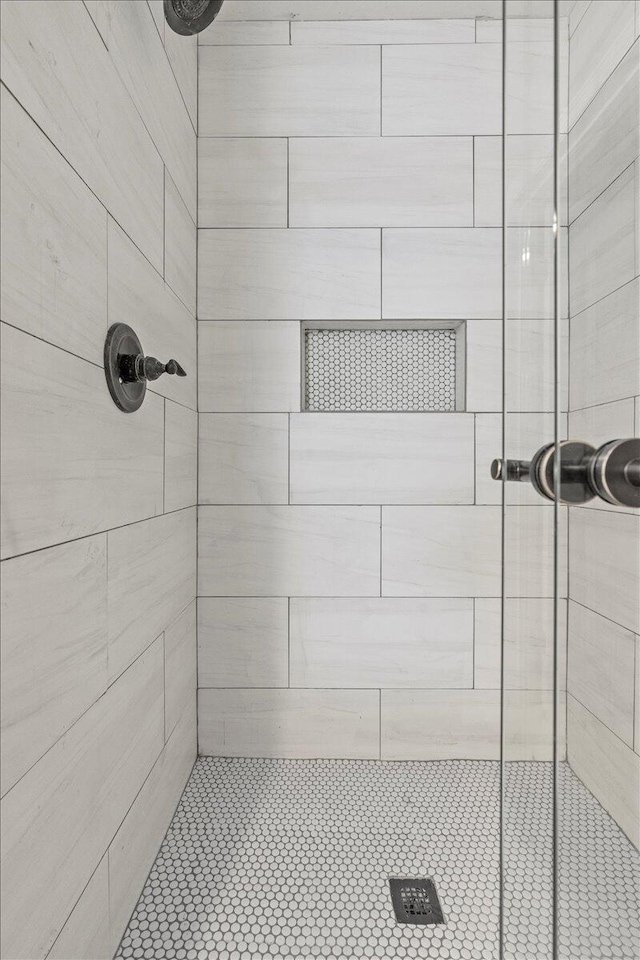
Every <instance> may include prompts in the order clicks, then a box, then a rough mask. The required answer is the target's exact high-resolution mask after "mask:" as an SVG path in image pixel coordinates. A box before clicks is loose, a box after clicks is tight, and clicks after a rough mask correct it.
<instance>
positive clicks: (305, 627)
mask: <svg viewBox="0 0 640 960" xmlns="http://www.w3.org/2000/svg"><path fill="white" fill-rule="evenodd" d="M441 6H442V8H443V10H444V9H445V8H446V9H448V10H450V11H452V12H453V17H455V18H456V19H451V18H450V19H439V20H433V19H419V18H420V17H421V13H420V9H422V10H423V11H424V5H420V4H407V3H401V2H397V0H395V2H394V3H393V4H388V3H369V4H367V3H359V4H351V5H344V4H331V3H324V2H323V3H311V4H309V3H307V4H305V5H302V6H301V5H299V4H295V3H294V4H289V5H288V6H287V7H286V9H285V5H283V4H278V3H273V2H272V3H269V4H261V3H253V4H245V3H236V2H231V3H228V4H225V6H224V7H223V10H222V13H221V18H220V19H219V20H216V21H215V23H214V24H212V26H211V28H210V29H209V30H207V31H206V32H205V33H203V34H202V35H201V36H200V46H199V53H200V59H199V77H200V85H199V90H200V109H199V118H200V127H199V139H198V151H199V192H198V197H199V228H200V229H199V272H198V282H199V290H198V320H199V324H198V326H199V371H200V377H199V384H200V389H199V410H200V427H199V504H200V506H199V511H200V513H199V528H198V529H199V587H198V594H199V600H198V604H199V606H198V629H199V686H200V691H199V736H200V750H201V752H203V753H210V754H227V755H245V756H287V757H295V756H300V757H308V756H317V757H366V758H375V757H383V758H395V759H405V758H424V759H436V758H442V757H487V758H494V757H497V756H498V754H499V695H498V690H499V686H500V668H499V645H500V592H501V583H500V563H501V547H500V529H501V508H500V496H501V490H500V485H499V484H496V483H494V482H493V481H491V480H490V478H489V473H488V471H489V464H490V462H491V460H492V459H493V457H495V456H497V455H499V451H500V447H501V413H500V411H501V409H502V381H501V369H502V320H501V317H502V299H501V297H502V274H501V271H502V267H501V263H502V254H501V243H502V231H501V222H502V220H501V151H500V134H501V131H502V119H501V113H502V108H501V71H502V56H501V45H500V40H501V32H500V29H497V30H496V26H498V27H499V23H497V24H496V22H495V21H490V20H489V21H485V20H481V19H478V20H477V21H476V19H474V17H475V16H478V17H481V16H483V15H488V16H496V17H498V18H499V17H500V15H501V5H500V4H495V3H475V4H473V3H472V4H462V5H460V4H452V3H448V4H443V5H441ZM338 7H339V8H340V10H338ZM356 7H357V9H358V10H359V11H361V15H360V16H357V17H353V18H351V19H344V17H345V12H344V11H345V10H349V9H351V10H353V9H355V8H356ZM431 7H433V4H430V9H431ZM463 7H464V8H465V11H466V13H467V14H468V15H467V16H465V13H463V12H462V8H463ZM329 8H332V9H334V11H336V12H335V16H333V17H331V16H327V11H328V10H329ZM258 10H261V11H262V13H261V15H260V16H258V12H257V11H258ZM305 11H306V14H307V16H306V17H305ZM373 11H379V13H378V15H377V16H373V15H372V12H373ZM299 14H302V15H301V16H299ZM443 16H445V17H446V12H445V13H444V14H443ZM412 17H415V19H412ZM289 18H291V20H290V22H287V20H288V19H289ZM547 30H548V24H547ZM533 32H534V43H533V44H529V45H527V49H531V48H532V53H531V56H530V61H527V64H526V66H527V69H528V70H529V72H530V79H531V84H530V86H525V85H523V84H522V83H520V85H519V86H518V98H519V101H520V102H521V104H522V103H524V105H525V107H526V109H525V108H523V117H524V119H523V120H522V122H521V123H520V125H519V126H518V127H517V133H518V135H519V137H518V144H517V148H518V152H517V162H514V176H515V177H516V179H517V191H516V194H514V196H513V202H512V204H511V206H510V212H509V218H510V223H511V224H512V225H513V226H514V228H517V229H519V228H520V227H521V226H522V225H525V226H526V227H527V228H528V227H529V226H530V225H533V227H534V228H540V227H543V226H544V225H545V224H546V222H547V214H548V209H549V203H548V197H545V198H543V199H538V200H537V201H536V202H537V206H536V208H535V211H534V219H533V220H532V219H531V217H529V216H528V215H527V216H526V217H525V218H524V219H523V207H522V203H521V201H520V199H519V198H521V197H522V196H525V195H527V193H528V192H530V190H529V188H528V185H529V184H530V181H531V178H532V177H535V176H536V171H538V170H539V169H540V167H544V166H545V164H548V163H549V161H550V159H551V156H552V146H553V144H552V137H551V133H552V131H553V127H552V125H551V126H550V125H549V124H550V123H551V117H550V116H549V115H547V112H546V111H544V110H541V108H540V106H539V104H538V99H539V97H538V92H539V88H540V85H541V84H543V83H546V82H548V70H549V67H550V46H549V44H548V43H543V42H541V41H539V40H537V39H536V38H537V36H538V35H537V34H536V33H535V31H533ZM527 36H529V33H527ZM521 68H522V65H521V64H520V62H519V61H517V62H516V66H515V68H514V70H515V73H514V76H513V78H512V81H513V83H516V82H517V76H518V70H520V69H521ZM525 120H526V121H527V122H525ZM538 233H539V234H540V237H538V236H537V234H536V231H535V230H533V231H529V232H528V234H527V235H528V239H529V243H530V244H531V246H532V247H533V248H534V249H535V250H536V251H537V250H538V249H539V250H540V251H541V258H542V256H546V253H547V248H546V247H545V246H544V244H545V242H546V238H545V237H544V236H542V234H543V231H542V230H538ZM537 263H538V260H537V259H536V257H534V258H533V261H532V264H533V265H537ZM537 280H538V277H537V276H534V277H533V278H532V279H531V281H530V283H529V285H528V286H527V287H526V288H525V289H524V295H523V296H522V297H521V298H520V299H519V301H518V304H517V309H518V311H519V312H518V314H517V317H518V327H517V330H518V338H516V337H515V330H514V337H513V339H512V340H511V341H510V344H511V346H512V349H513V351H514V361H515V360H517V358H518V357H520V358H522V356H523V355H525V354H526V356H527V358H528V359H529V360H530V359H531V357H532V356H533V357H534V358H535V363H534V364H533V365H532V366H535V369H536V370H539V369H541V368H542V366H543V359H544V360H545V361H546V360H547V359H548V360H550V359H551V355H549V356H548V357H547V352H548V347H549V344H548V338H547V334H548V332H549V330H550V329H551V328H550V324H551V317H552V315H553V313H552V310H553V302H552V299H550V298H545V297H540V295H539V293H538V289H539V284H538V283H537ZM309 319H314V320H339V321H345V322H347V323H349V322H351V321H360V322H361V321H374V322H375V321H378V322H380V321H383V320H394V319H401V320H407V319H420V320H423V319H435V320H454V319H455V320H463V321H465V324H466V406H465V408H464V409H463V410H460V411H459V412H456V413H405V414H403V413H400V414H397V413H386V414H385V413H381V414H376V413H357V412H354V413H308V412H304V411H302V410H301V400H300V393H301V383H300V376H301V373H300V369H301V363H300V353H301V321H304V320H309ZM515 383H516V378H514V384H515ZM517 385H518V389H515V387H514V386H513V385H512V387H511V394H510V398H509V400H510V403H512V407H511V409H514V410H517V411H518V414H517V415H518V417H520V418H521V420H520V424H521V427H522V431H521V437H522V445H523V447H524V446H525V445H527V444H528V441H529V439H530V438H531V437H532V435H534V434H535V435H537V432H538V431H541V430H543V429H546V428H549V429H551V423H552V414H551V412H550V411H552V409H553V384H552V381H551V380H549V382H540V379H539V378H535V379H532V378H531V376H530V373H529V375H528V368H526V367H525V366H523V369H522V376H520V377H519V378H517ZM531 442H534V441H533V440H531ZM518 452H521V453H522V455H523V456H528V455H530V452H531V451H530V449H529V448H528V446H527V449H526V450H525V449H523V450H522V451H518ZM516 455H517V454H516ZM510 495H511V496H512V497H513V503H512V505H511V507H510V509H512V510H513V511H514V514H513V516H514V517H515V518H516V519H517V520H518V521H519V522H520V526H521V528H522V529H523V530H525V531H526V534H527V536H530V537H531V538H534V539H535V538H536V537H542V536H544V535H545V534H546V533H547V532H548V527H549V522H550V519H551V512H550V511H549V510H548V509H546V508H545V507H544V506H541V505H540V501H539V499H538V498H535V497H534V496H533V495H532V494H531V491H529V490H525V489H524V488H523V489H522V490H515V491H510ZM541 521H544V522H541ZM511 594H512V597H513V599H512V600H510V601H509V603H510V604H511V607H510V613H511V622H512V623H513V624H516V623H520V622H521V621H522V619H523V618H524V619H526V623H527V624H528V627H527V629H526V630H522V629H518V630H515V629H514V630H513V632H512V635H511V642H512V644H513V645H514V646H517V647H518V648H521V647H522V649H523V656H522V658H521V661H520V664H521V668H520V670H519V671H518V670H516V669H515V668H514V670H513V675H512V676H511V678H510V685H511V686H512V688H513V689H512V708H513V715H514V718H516V720H517V725H518V729H517V732H518V743H517V745H516V746H515V747H514V751H515V752H516V753H517V756H518V757H519V758H523V759H529V758H531V757H534V756H535V757H537V756H539V750H538V739H539V735H538V733H537V731H538V729H539V727H540V723H541V719H542V721H544V722H546V721H547V719H548V709H547V708H548V703H547V702H546V701H542V700H541V698H540V696H539V694H538V692H536V691H535V690H534V691H530V690H528V689H527V688H528V686H529V685H531V686H533V687H538V686H539V683H538V674H539V671H536V672H534V671H533V670H532V671H531V675H532V676H533V677H534V679H533V681H530V679H529V675H528V672H527V667H528V666H531V665H533V664H535V666H536V667H537V666H538V665H539V663H540V662H544V665H546V668H547V674H548V673H549V670H550V667H551V659H550V654H549V652H548V651H547V650H546V649H543V634H544V625H545V617H547V615H548V613H549V611H550V609H551V601H550V600H549V599H548V598H550V597H552V595H553V582H552V571H551V568H550V566H548V565H546V561H544V562H542V563H540V562H536V558H535V556H533V551H531V552H529V553H528V554H526V555H523V556H522V557H521V559H520V561H519V562H518V564H516V565H515V568H514V571H513V580H512V582H511ZM522 596H524V597H526V598H527V599H526V600H519V599H518V598H519V597H522ZM525 646H526V648H527V653H526V656H525V653H524V648H525ZM536 655H537V658H536ZM545 658H547V660H548V663H547V660H545ZM514 662H515V661H514ZM547 679H548V677H547ZM547 699H548V697H547ZM532 732H534V735H533V736H532V735H531V734H532Z"/></svg>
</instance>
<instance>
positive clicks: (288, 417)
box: [287, 413, 291, 505]
mask: <svg viewBox="0 0 640 960" xmlns="http://www.w3.org/2000/svg"><path fill="white" fill-rule="evenodd" d="M287 504H288V505H290V504H291V414H290V413H288V414H287Z"/></svg>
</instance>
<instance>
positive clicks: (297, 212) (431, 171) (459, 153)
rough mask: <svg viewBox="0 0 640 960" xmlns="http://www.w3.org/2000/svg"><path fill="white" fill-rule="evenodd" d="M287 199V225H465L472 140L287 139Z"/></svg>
mask: <svg viewBox="0 0 640 960" xmlns="http://www.w3.org/2000/svg"><path fill="white" fill-rule="evenodd" d="M425 22H426V21H425ZM300 26H302V24H300ZM289 203H290V221H289V222H290V224H291V226H292V227H387V226H391V227H429V226H433V227H440V226H443V227H455V226H471V225H472V224H473V154H472V139H471V137H377V138H374V137H332V138H327V139H325V138H322V137H312V138H304V139H294V140H291V141H290V146H289Z"/></svg>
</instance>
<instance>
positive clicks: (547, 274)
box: [505, 225, 573, 320]
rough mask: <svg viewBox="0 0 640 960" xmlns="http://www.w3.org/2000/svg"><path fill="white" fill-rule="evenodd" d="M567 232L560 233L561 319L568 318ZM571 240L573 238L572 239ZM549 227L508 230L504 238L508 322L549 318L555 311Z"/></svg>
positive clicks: (553, 256)
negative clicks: (510, 320) (509, 320)
mask: <svg viewBox="0 0 640 960" xmlns="http://www.w3.org/2000/svg"><path fill="white" fill-rule="evenodd" d="M568 239H569V238H568V231H567V230H566V229H562V230H560V235H559V243H560V280H559V283H560V296H559V306H560V314H561V316H562V317H568V316H569V284H568V280H567V278H568ZM572 239H573V237H572ZM554 244H555V234H554V231H553V227H552V226H551V225H550V226H548V227H511V228H509V229H508V230H507V236H506V253H505V256H506V264H507V266H506V274H507V276H506V281H507V282H506V286H507V310H506V312H507V316H508V317H509V318H510V319H512V320H516V319H517V320H521V319H522V320H544V319H547V320H549V319H553V316H554V311H555V292H554V291H555V288H554V279H553V278H554V262H555V252H554Z"/></svg>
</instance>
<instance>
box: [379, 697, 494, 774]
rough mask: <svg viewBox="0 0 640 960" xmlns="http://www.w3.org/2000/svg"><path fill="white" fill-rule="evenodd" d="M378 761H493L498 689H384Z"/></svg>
mask: <svg viewBox="0 0 640 960" xmlns="http://www.w3.org/2000/svg"><path fill="white" fill-rule="evenodd" d="M381 736H382V750H381V755H382V759H383V760H453V759H469V760H497V759H498V757H499V756H500V694H499V692H498V691H497V690H383V691H382V716H381Z"/></svg>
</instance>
